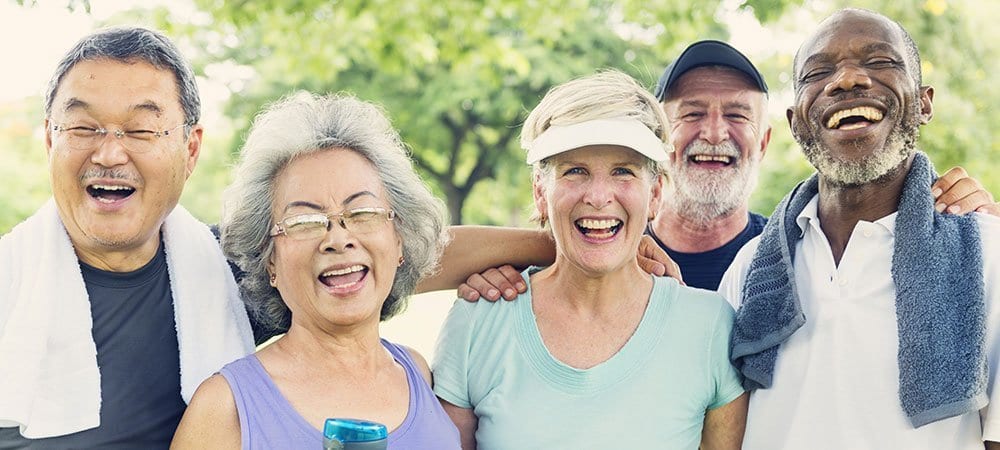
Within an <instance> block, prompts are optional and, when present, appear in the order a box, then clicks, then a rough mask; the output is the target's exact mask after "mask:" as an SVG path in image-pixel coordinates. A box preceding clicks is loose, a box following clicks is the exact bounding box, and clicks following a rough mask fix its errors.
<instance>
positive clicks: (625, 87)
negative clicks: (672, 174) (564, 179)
mask: <svg viewBox="0 0 1000 450" xmlns="http://www.w3.org/2000/svg"><path fill="white" fill-rule="evenodd" d="M618 117H621V118H630V119H636V120H638V121H639V122H642V124H643V125H646V127H648V128H649V130H650V131H652V132H653V134H654V135H655V136H656V137H657V138H658V139H660V141H663V142H664V143H668V141H667V139H668V137H669V136H668V133H667V129H668V127H667V116H666V114H665V113H664V112H663V108H662V107H661V106H660V102H659V101H658V100H656V97H653V94H651V93H650V92H649V91H648V90H646V88H644V87H642V85H640V84H639V83H638V82H637V81H635V79H634V78H632V77H631V76H629V75H627V74H625V73H622V72H620V71H617V70H614V69H609V70H604V71H600V72H598V73H595V74H593V75H589V76H586V77H581V78H576V79H574V80H570V81H567V82H565V83H563V84H560V85H558V86H556V87H554V88H552V89H550V90H549V92H548V93H546V94H545V97H543V98H542V101H541V102H539V103H538V106H536V107H535V109H533V110H531V113H530V114H528V118H527V119H525V121H524V125H523V126H522V127H521V147H522V148H524V149H525V150H527V149H528V148H530V147H531V143H532V142H534V140H535V139H536V138H538V136H539V135H541V134H542V133H544V132H545V130H547V129H549V127H551V126H554V125H572V124H575V123H580V122H586V121H588V120H596V119H610V118H618ZM668 145H669V143H668ZM646 162H647V164H646V166H645V169H646V172H647V174H648V175H649V177H648V179H649V180H656V177H657V176H659V175H660V174H662V172H663V170H662V168H661V167H660V164H659V163H658V162H656V161H653V160H652V159H649V158H646ZM551 174H552V166H551V165H550V164H549V159H548V158H546V159H543V160H541V161H538V162H536V163H534V164H533V165H532V179H533V180H534V182H535V183H543V181H544V180H545V179H548V178H550V175H551ZM543 184H544V183H543ZM531 220H532V221H534V222H538V223H539V224H540V225H541V226H542V227H545V226H546V222H547V219H546V218H545V217H542V215H541V214H539V212H538V211H534V212H533V213H532V215H531Z"/></svg>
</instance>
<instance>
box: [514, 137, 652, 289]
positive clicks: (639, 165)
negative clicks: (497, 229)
mask: <svg viewBox="0 0 1000 450" xmlns="http://www.w3.org/2000/svg"><path fill="white" fill-rule="evenodd" d="M646 162H647V159H646V158H645V157H644V156H642V155H640V154H639V153H637V152H635V151H634V150H632V149H629V148H625V147H620V146H615V145H593V146H588V147H581V148H578V149H575V150H570V151H568V152H563V153H560V154H558V155H555V156H553V157H551V158H549V160H548V163H549V169H550V170H547V171H545V173H542V174H540V175H539V176H538V177H536V180H535V185H534V193H535V206H536V208H538V211H539V213H541V214H542V215H543V217H546V218H547V219H548V222H549V223H550V224H551V227H552V234H553V236H554V237H555V241H556V255H557V256H556V261H557V263H558V262H559V261H566V262H568V263H569V264H571V265H573V266H575V267H577V268H578V269H580V270H582V271H584V272H585V273H588V274H602V273H609V272H612V271H615V270H619V269H621V268H623V267H625V266H626V265H628V264H635V256H636V252H637V250H638V247H639V238H640V237H642V234H643V230H644V229H645V227H646V221H647V220H648V219H649V212H650V211H651V210H652V208H655V207H656V204H657V202H658V201H659V195H660V181H659V177H657V178H656V179H651V175H650V174H649V173H648V171H647V170H646V169H645V167H646Z"/></svg>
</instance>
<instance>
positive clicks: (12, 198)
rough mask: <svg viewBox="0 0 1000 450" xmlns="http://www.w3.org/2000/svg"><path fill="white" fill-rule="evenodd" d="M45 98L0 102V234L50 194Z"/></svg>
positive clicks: (33, 209)
mask: <svg viewBox="0 0 1000 450" xmlns="http://www.w3.org/2000/svg"><path fill="white" fill-rule="evenodd" d="M41 117H42V100H41V99H40V98H38V97H28V98H25V99H23V100H21V101H18V102H11V103H7V104H0V149H3V150H2V152H0V180H3V183H4V185H5V186H6V187H7V188H6V189H4V191H3V194H0V205H3V207H2V208H0V234H3V233H6V232H7V231H8V230H10V229H11V228H12V227H13V226H14V225H16V224H17V223H18V222H20V221H22V220H24V218H25V217H28V216H30V215H31V214H32V213H33V212H35V210H37V209H38V208H39V207H40V206H42V203H44V202H45V199H47V198H48V197H49V196H50V195H51V189H50V188H49V175H48V165H47V162H46V161H47V159H46V156H45V146H44V145H43V144H42V142H43V128H42V120H41Z"/></svg>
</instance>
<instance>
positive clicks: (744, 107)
mask: <svg viewBox="0 0 1000 450" xmlns="http://www.w3.org/2000/svg"><path fill="white" fill-rule="evenodd" d="M679 107H680V108H684V107H689V108H707V107H708V102H705V101H702V100H684V101H682V102H681V104H680V106H679ZM722 109H738V110H740V111H746V112H753V107H751V106H750V104H749V103H747V102H740V101H731V102H727V103H725V104H724V105H722Z"/></svg>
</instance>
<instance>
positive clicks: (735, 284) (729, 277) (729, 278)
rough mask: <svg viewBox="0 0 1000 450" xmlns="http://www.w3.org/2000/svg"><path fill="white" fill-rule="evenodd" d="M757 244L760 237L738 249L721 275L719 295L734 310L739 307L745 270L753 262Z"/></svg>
mask: <svg viewBox="0 0 1000 450" xmlns="http://www.w3.org/2000/svg"><path fill="white" fill-rule="evenodd" d="M759 244H760V236H757V237H755V238H753V239H751V240H750V241H748V242H747V243H746V245H744V246H743V247H742V248H740V251H738V252H736V256H735V257H734V258H733V262H732V263H731V264H730V265H729V269H727V270H726V273H725V274H723V275H722V281H721V282H719V290H718V292H719V294H721V295H722V297H724V298H725V299H726V300H728V301H729V304H731V305H733V307H734V308H739V306H740V297H741V293H742V291H743V282H744V281H745V280H746V276H747V269H749V268H750V263H751V262H753V256H754V253H756V252H757V246H758V245H759Z"/></svg>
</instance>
